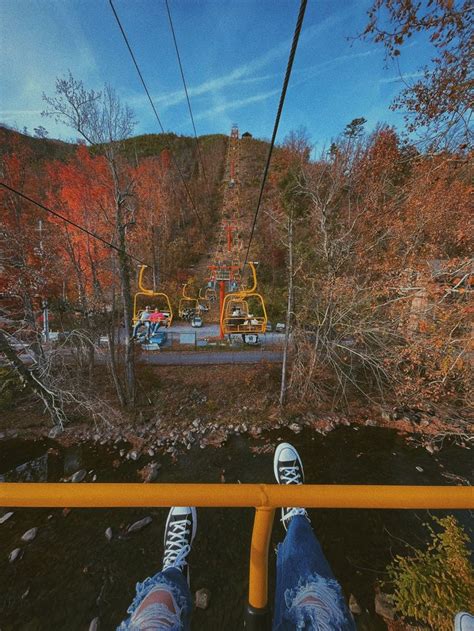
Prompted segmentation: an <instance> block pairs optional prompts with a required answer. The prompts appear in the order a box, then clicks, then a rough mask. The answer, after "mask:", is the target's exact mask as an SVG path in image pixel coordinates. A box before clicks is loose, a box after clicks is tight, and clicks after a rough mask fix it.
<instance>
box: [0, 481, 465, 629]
mask: <svg viewBox="0 0 474 631" xmlns="http://www.w3.org/2000/svg"><path fill="white" fill-rule="evenodd" d="M0 505H1V506H8V507H15V506H16V507H36V508H39V507H58V508H63V507H65V506H67V507H69V508H71V507H72V508H106V507H107V508H111V507H113V508H118V507H121V508H125V507H137V506H141V507H159V506H161V507H166V506H198V507H199V506H203V507H231V508H232V507H234V508H235V507H254V508H255V509H256V510H255V520H254V526H253V532H252V543H251V548H250V570H249V596H248V608H247V628H249V629H253V630H255V631H257V630H260V629H262V630H263V629H267V627H268V624H269V614H268V547H269V544H270V535H271V530H272V525H273V517H274V513H275V508H278V507H280V506H304V507H306V508H377V509H387V508H392V509H393V508H395V509H422V508H431V509H435V508H438V509H439V508H441V509H460V508H464V509H472V508H474V489H473V487H470V486H454V487H453V486H377V485H335V484H334V485H333V484H330V485H324V484H322V485H314V484H304V485H301V486H298V485H289V486H284V485H282V486H279V485H277V484H139V483H128V484H113V483H93V484H90V483H82V484H64V483H11V482H10V483H1V484H0Z"/></svg>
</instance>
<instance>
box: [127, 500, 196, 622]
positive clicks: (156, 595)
mask: <svg viewBox="0 0 474 631" xmlns="http://www.w3.org/2000/svg"><path fill="white" fill-rule="evenodd" d="M196 524H197V518H196V509H195V508H192V507H188V506H185V507H179V506H175V507H173V508H172V509H171V510H170V512H169V515H168V519H167V522H166V527H165V550H164V555H163V569H162V571H161V572H158V573H157V574H155V575H154V576H152V577H148V578H147V579H145V581H144V582H143V583H137V587H136V589H137V594H136V596H135V599H134V601H133V602H132V604H131V605H130V607H129V608H128V610H127V613H129V614H130V617H129V618H128V619H127V620H125V621H124V622H122V624H121V625H120V626H119V627H118V628H117V631H188V630H189V624H190V618H191V610H192V596H191V592H190V590H189V571H188V566H187V561H186V559H187V556H188V554H189V552H190V550H191V544H192V541H193V539H194V536H195V534H196Z"/></svg>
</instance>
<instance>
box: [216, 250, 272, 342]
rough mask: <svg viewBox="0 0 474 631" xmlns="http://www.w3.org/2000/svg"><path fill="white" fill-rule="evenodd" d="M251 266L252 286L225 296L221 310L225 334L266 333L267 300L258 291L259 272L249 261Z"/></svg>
mask: <svg viewBox="0 0 474 631" xmlns="http://www.w3.org/2000/svg"><path fill="white" fill-rule="evenodd" d="M249 267H250V270H251V272H252V280H253V283H252V286H251V287H249V288H247V289H241V290H240V291H237V292H234V293H230V294H227V295H226V297H225V298H224V304H223V305H222V311H221V327H222V331H223V333H224V334H227V335H228V334H231V333H243V334H246V333H265V330H266V327H267V321H268V317H267V310H266V308H265V301H264V299H263V297H262V296H261V294H259V293H257V291H256V290H257V272H256V270H255V265H254V263H252V262H249ZM250 306H251V308H252V313H251V312H250ZM253 312H255V313H253Z"/></svg>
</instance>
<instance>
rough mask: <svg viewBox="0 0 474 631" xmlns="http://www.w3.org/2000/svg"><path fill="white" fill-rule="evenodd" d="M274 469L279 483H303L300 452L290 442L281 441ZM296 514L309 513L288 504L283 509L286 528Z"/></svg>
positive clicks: (276, 453)
mask: <svg viewBox="0 0 474 631" xmlns="http://www.w3.org/2000/svg"><path fill="white" fill-rule="evenodd" d="M273 471H274V473H275V478H276V480H277V482H278V484H303V483H304V470H303V463H302V462H301V458H300V455H299V453H298V452H297V451H296V449H295V448H294V447H293V445H290V443H281V444H280V445H278V447H277V448H276V449H275V455H274V456H273ZM295 515H305V516H306V517H308V514H307V512H306V510H305V509H304V508H295V507H291V506H287V507H284V508H282V509H281V521H282V522H283V526H284V527H285V530H287V529H288V524H289V523H290V519H291V518H292V517H294V516H295Z"/></svg>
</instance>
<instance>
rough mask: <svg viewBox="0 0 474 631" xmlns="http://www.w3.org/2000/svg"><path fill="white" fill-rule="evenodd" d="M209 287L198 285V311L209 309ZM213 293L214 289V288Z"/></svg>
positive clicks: (205, 311) (202, 311) (203, 311)
mask: <svg viewBox="0 0 474 631" xmlns="http://www.w3.org/2000/svg"><path fill="white" fill-rule="evenodd" d="M209 289H210V288H209V287H200V288H199V296H198V301H199V312H200V313H207V312H208V311H209V309H210V308H211V300H210V298H209V296H208V291H209ZM214 293H215V290H214Z"/></svg>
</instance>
